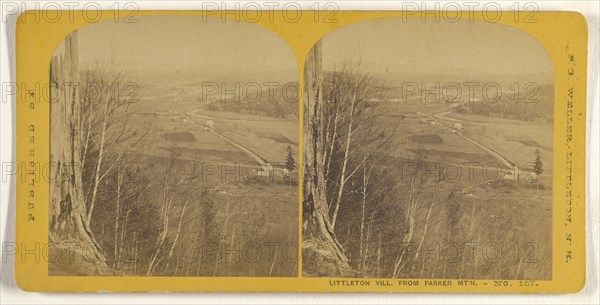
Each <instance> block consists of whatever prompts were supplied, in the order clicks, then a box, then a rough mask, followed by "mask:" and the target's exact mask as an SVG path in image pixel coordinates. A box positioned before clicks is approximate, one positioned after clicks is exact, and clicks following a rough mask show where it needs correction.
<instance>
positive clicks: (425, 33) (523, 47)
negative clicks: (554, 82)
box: [323, 18, 552, 74]
mask: <svg viewBox="0 0 600 305" xmlns="http://www.w3.org/2000/svg"><path fill="white" fill-rule="evenodd" d="M323 58H324V61H325V66H326V67H331V66H332V65H334V64H336V63H341V62H348V61H349V62H357V61H358V60H362V62H364V63H365V64H370V65H374V66H378V67H380V68H383V69H385V68H388V69H389V71H390V72H402V71H419V72H420V73H435V72H440V71H445V70H450V69H455V70H457V68H459V69H465V70H475V71H480V72H485V73H491V74H533V73H550V72H551V71H552V64H551V61H550V58H549V56H548V55H547V53H546V51H545V49H544V48H543V47H542V45H541V44H540V43H539V42H538V41H537V40H536V39H535V38H533V37H532V36H530V35H529V34H527V33H525V32H523V31H521V30H518V29H516V28H513V27H510V26H506V25H502V24H497V23H489V22H486V21H475V22H473V23H469V22H468V20H463V21H461V22H457V23H447V22H440V23H436V22H434V20H433V19H432V20H428V21H427V22H425V23H423V22H421V19H420V18H409V19H408V20H407V22H403V21H402V19H401V18H394V19H378V20H371V21H365V22H360V23H356V24H352V25H349V26H346V27H343V28H341V29H338V30H336V31H335V32H332V33H330V34H329V35H328V36H326V37H325V39H324V40H323Z"/></svg>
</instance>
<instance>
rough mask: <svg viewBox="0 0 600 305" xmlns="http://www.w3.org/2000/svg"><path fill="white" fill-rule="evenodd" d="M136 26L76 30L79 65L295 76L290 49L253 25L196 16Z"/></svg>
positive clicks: (107, 24)
mask: <svg viewBox="0 0 600 305" xmlns="http://www.w3.org/2000/svg"><path fill="white" fill-rule="evenodd" d="M137 19H138V20H139V22H138V23H123V22H122V21H120V22H118V23H115V22H114V21H113V20H107V21H102V22H99V23H96V24H91V25H88V26H85V27H83V28H81V29H80V30H79V54H80V57H79V58H80V63H81V64H83V65H89V64H94V63H97V62H106V61H110V60H112V59H113V58H114V62H115V63H116V64H117V65H119V66H121V68H124V69H134V70H147V69H152V70H162V69H168V70H183V71H189V70H194V69H201V68H207V67H208V68H209V69H218V70H219V71H230V70H233V71H247V70H260V71H289V70H294V71H296V70H297V62H296V59H295V57H294V54H293V52H292V50H291V49H290V47H289V46H288V45H287V43H286V42H285V41H283V40H282V39H281V38H280V37H279V36H278V35H276V34H275V33H273V32H272V31H270V30H268V29H266V28H264V27H262V26H260V25H256V24H251V23H244V22H240V23H236V22H235V21H234V20H228V21H227V22H222V21H221V19H220V18H215V17H208V18H206V20H203V17H201V16H140V17H137Z"/></svg>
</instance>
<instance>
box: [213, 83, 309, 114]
mask: <svg viewBox="0 0 600 305" xmlns="http://www.w3.org/2000/svg"><path fill="white" fill-rule="evenodd" d="M257 96H258V98H257ZM298 98H299V92H298V86H297V83H288V84H287V85H280V86H276V87H271V88H268V87H266V88H264V90H262V91H261V93H260V95H259V94H257V93H256V92H252V93H248V97H245V96H244V95H243V94H242V95H232V96H230V97H227V98H225V99H219V100H216V101H214V102H211V103H209V104H207V105H205V106H204V107H205V108H206V109H208V110H211V111H227V112H237V113H245V114H252V115H260V116H267V117H273V118H286V117H297V116H298Z"/></svg>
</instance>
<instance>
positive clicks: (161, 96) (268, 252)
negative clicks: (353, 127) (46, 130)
mask: <svg viewBox="0 0 600 305" xmlns="http://www.w3.org/2000/svg"><path fill="white" fill-rule="evenodd" d="M297 77H298V68H297V64H296V59H295V57H294V54H293V53H292V51H291V49H290V48H289V47H288V46H287V44H286V43H285V42H284V41H282V40H281V39H280V38H279V37H278V36H277V35H275V34H274V33H272V32H270V31H268V30H266V29H264V28H262V27H260V26H258V25H254V24H248V23H238V22H233V21H232V22H221V20H220V18H214V19H211V18H206V17H200V16H199V17H184V16H147V17H142V18H139V23H135V24H129V23H123V22H120V23H116V22H112V21H110V20H109V21H105V22H101V23H97V24H92V25H88V26H86V27H83V28H81V29H79V30H78V31H76V32H73V33H71V34H70V35H69V36H68V37H67V38H66V39H65V40H64V41H63V43H62V44H61V45H60V46H59V47H58V49H57V51H56V53H55V55H54V57H53V59H52V65H51V79H52V82H53V83H56V86H57V88H63V87H64V86H62V85H63V84H65V83H69V82H71V83H74V82H76V83H78V84H79V86H77V87H76V88H70V89H67V90H58V89H56V90H54V91H53V95H52V99H53V103H52V104H51V137H50V138H51V154H50V159H51V161H52V163H53V164H55V165H56V166H54V167H53V168H52V170H53V171H52V172H51V175H52V177H53V178H54V180H53V183H52V184H51V186H50V193H51V198H52V200H51V208H50V210H51V212H50V224H49V225H50V231H49V232H50V236H49V242H50V247H49V270H48V271H49V274H50V275H121V276H203V277H205V276H232V277H233V276H256V277H291V276H298V274H297V273H298V272H297V270H298V263H297V254H298V251H299V250H298V223H299V222H298V221H299V220H298V217H299V215H298V171H297V166H298V164H297V160H298V85H297V82H298V80H297Z"/></svg>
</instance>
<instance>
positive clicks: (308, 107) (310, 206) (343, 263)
mask: <svg viewBox="0 0 600 305" xmlns="http://www.w3.org/2000/svg"><path fill="white" fill-rule="evenodd" d="M321 60H322V59H321V42H320V41H319V42H317V44H316V45H315V46H314V47H313V49H312V50H311V52H310V54H309V56H308V58H307V61H306V66H305V71H306V74H305V78H306V79H305V80H304V81H305V91H304V92H305V97H304V109H305V112H304V117H305V119H304V124H305V128H304V132H305V143H306V145H304V186H305V187H304V194H303V195H304V198H303V209H304V212H303V214H304V219H305V223H304V228H305V232H306V233H307V234H306V236H305V237H306V239H309V238H315V239H317V240H320V241H322V242H323V243H324V244H325V245H326V246H327V247H329V248H330V250H331V252H332V254H333V255H334V256H335V257H336V258H337V260H338V261H339V264H340V267H341V268H345V269H348V270H349V267H348V259H347V257H346V255H345V253H344V249H343V247H342V246H341V245H340V243H339V242H338V240H337V238H336V236H335V233H334V231H333V227H332V225H331V221H330V219H329V207H328V204H327V194H326V191H327V190H326V184H325V183H326V182H325V180H326V177H325V175H324V173H325V168H324V164H323V154H324V143H323V130H322V128H323V125H324V124H323V121H324V117H323V116H324V113H323V112H324V105H323V101H322V94H323V72H322V62H321Z"/></svg>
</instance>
